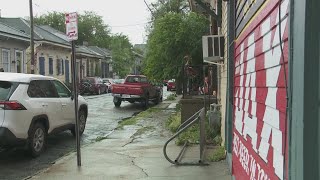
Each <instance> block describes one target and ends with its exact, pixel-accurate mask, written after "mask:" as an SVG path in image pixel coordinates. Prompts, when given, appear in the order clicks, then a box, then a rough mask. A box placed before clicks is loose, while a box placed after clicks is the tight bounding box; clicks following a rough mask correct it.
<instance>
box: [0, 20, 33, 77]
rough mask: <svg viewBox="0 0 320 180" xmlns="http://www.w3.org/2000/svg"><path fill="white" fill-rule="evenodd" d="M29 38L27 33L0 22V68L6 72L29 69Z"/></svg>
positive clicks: (21, 71)
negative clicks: (27, 51)
mask: <svg viewBox="0 0 320 180" xmlns="http://www.w3.org/2000/svg"><path fill="white" fill-rule="evenodd" d="M28 39H29V36H28V35H27V34H25V33H23V32H20V31H19V30H17V29H14V28H12V27H10V26H7V25H6V24H3V23H0V68H2V69H3V70H4V71H5V72H18V73H25V72H26V71H27V66H26V63H27V58H26V49H27V48H28V46H29V43H28Z"/></svg>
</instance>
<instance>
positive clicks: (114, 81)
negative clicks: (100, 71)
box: [113, 79, 124, 84]
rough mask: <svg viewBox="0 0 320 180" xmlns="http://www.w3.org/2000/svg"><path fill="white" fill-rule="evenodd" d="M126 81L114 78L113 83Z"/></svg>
mask: <svg viewBox="0 0 320 180" xmlns="http://www.w3.org/2000/svg"><path fill="white" fill-rule="evenodd" d="M123 82H124V79H115V80H113V83H115V84H122V83H123Z"/></svg>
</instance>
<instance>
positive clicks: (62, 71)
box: [61, 59, 64, 74]
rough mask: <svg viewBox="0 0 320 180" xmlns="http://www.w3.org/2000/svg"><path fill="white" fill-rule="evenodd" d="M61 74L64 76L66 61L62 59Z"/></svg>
mask: <svg viewBox="0 0 320 180" xmlns="http://www.w3.org/2000/svg"><path fill="white" fill-rule="evenodd" d="M61 65H62V66H61V73H62V74H64V60H63V59H61Z"/></svg>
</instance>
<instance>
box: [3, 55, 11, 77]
mask: <svg viewBox="0 0 320 180" xmlns="http://www.w3.org/2000/svg"><path fill="white" fill-rule="evenodd" d="M3 52H7V53H8V71H5V72H11V56H10V55H11V54H10V53H11V51H10V49H2V50H1V63H2V68H3V69H4V66H3ZM4 70H5V69H4Z"/></svg>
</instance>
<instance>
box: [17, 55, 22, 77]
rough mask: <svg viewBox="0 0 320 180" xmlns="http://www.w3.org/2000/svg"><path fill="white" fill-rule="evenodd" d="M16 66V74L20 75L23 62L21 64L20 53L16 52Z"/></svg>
mask: <svg viewBox="0 0 320 180" xmlns="http://www.w3.org/2000/svg"><path fill="white" fill-rule="evenodd" d="M16 64H17V72H18V73H21V72H22V71H21V70H22V67H23V62H22V53H21V52H19V51H18V52H16Z"/></svg>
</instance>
